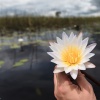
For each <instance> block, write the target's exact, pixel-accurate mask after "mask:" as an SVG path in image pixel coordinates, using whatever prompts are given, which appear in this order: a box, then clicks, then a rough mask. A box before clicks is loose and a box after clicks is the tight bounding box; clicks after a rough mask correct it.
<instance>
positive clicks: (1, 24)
mask: <svg viewBox="0 0 100 100" xmlns="http://www.w3.org/2000/svg"><path fill="white" fill-rule="evenodd" d="M73 25H80V26H82V27H84V28H87V29H91V28H93V29H94V30H96V31H100V28H99V26H100V17H66V18H61V17H32V16H31V17H30V16H28V17H18V16H15V17H0V31H2V30H3V32H2V34H11V32H9V31H7V30H10V31H37V30H38V31H40V30H41V29H59V28H68V27H73ZM97 26H98V27H97Z"/></svg>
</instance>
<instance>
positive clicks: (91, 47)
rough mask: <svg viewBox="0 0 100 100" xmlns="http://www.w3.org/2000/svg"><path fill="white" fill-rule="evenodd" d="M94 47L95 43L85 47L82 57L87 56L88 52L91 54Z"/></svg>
mask: <svg viewBox="0 0 100 100" xmlns="http://www.w3.org/2000/svg"><path fill="white" fill-rule="evenodd" d="M95 46H96V43H93V44H90V45H89V46H87V48H86V50H85V51H84V55H86V54H88V53H89V52H91V51H92V50H93V49H94V48H95Z"/></svg>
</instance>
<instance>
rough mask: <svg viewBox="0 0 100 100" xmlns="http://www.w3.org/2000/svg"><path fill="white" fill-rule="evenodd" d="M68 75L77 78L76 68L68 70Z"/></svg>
mask: <svg viewBox="0 0 100 100" xmlns="http://www.w3.org/2000/svg"><path fill="white" fill-rule="evenodd" d="M70 75H71V77H72V78H73V79H76V78H77V75H78V70H72V71H71V72H70Z"/></svg>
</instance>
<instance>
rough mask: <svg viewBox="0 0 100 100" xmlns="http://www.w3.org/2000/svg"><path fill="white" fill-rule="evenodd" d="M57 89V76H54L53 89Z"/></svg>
mask: <svg viewBox="0 0 100 100" xmlns="http://www.w3.org/2000/svg"><path fill="white" fill-rule="evenodd" d="M56 88H57V76H56V74H54V89H56Z"/></svg>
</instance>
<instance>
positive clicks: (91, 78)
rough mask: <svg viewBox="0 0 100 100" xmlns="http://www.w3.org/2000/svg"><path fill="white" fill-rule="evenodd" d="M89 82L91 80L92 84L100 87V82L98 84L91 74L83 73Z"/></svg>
mask: <svg viewBox="0 0 100 100" xmlns="http://www.w3.org/2000/svg"><path fill="white" fill-rule="evenodd" d="M81 72H82V73H83V74H84V75H85V76H86V77H87V78H88V79H89V80H91V81H92V82H94V83H95V84H96V85H98V86H100V82H98V81H97V80H96V79H94V78H93V77H92V76H90V75H89V74H87V73H86V72H84V71H81Z"/></svg>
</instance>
